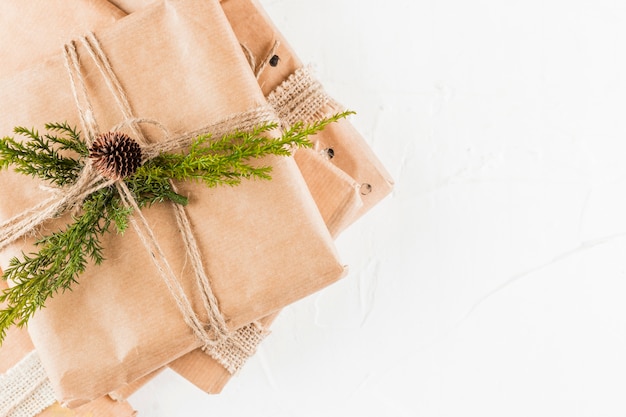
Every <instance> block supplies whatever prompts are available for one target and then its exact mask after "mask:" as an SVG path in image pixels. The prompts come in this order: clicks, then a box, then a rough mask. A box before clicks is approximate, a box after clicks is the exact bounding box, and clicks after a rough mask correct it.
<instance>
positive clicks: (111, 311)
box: [0, 0, 344, 406]
mask: <svg viewBox="0 0 626 417" xmlns="http://www.w3.org/2000/svg"><path fill="white" fill-rule="evenodd" d="M209 16H210V17H211V18H210V20H211V22H212V24H211V25H210V26H207V25H206V24H205V22H206V21H207V20H206V19H207V17H209ZM96 34H97V37H98V38H99V39H100V42H101V43H102V47H103V50H104V51H105V52H106V54H107V56H108V59H109V60H110V62H111V65H112V67H113V68H114V70H115V72H116V74H117V76H118V77H119V79H120V82H121V84H122V85H123V86H124V88H125V89H126V92H127V94H128V97H129V98H130V102H131V105H132V107H133V110H134V113H135V115H137V116H140V117H149V118H153V119H156V120H158V121H160V122H161V123H162V124H164V125H165V126H167V127H168V129H169V130H170V132H171V133H172V135H174V136H175V135H178V134H182V133H183V132H187V131H190V130H195V129H198V128H201V127H202V126H204V125H207V124H210V123H212V122H216V121H219V120H222V119H224V118H227V117H229V116H231V115H232V114H237V113H240V112H243V111H246V110H249V109H251V108H255V107H257V106H259V105H262V104H263V103H264V99H263V96H262V94H261V93H260V91H259V90H258V85H257V84H256V80H255V79H254V78H253V77H251V76H250V73H249V70H248V67H247V62H245V60H244V59H243V57H242V55H241V54H240V53H239V51H238V50H237V47H238V43H237V41H236V39H235V37H234V35H232V32H231V31H230V26H229V25H228V22H227V20H226V19H225V17H224V15H223V12H222V10H221V8H220V7H219V4H218V3H217V2H216V1H174V0H172V1H169V2H165V3H161V4H158V5H155V6H154V7H151V8H147V9H145V10H142V11H141V12H138V13H136V14H133V15H132V16H129V17H127V18H125V19H123V20H121V21H120V22H118V23H117V24H116V25H114V26H111V27H110V28H107V29H106V30H102V31H98V32H97V33H96ZM190 51H193V53H189V52H190ZM79 54H80V56H81V64H82V68H83V70H82V71H83V73H84V74H85V75H86V78H85V79H86V83H87V89H88V90H89V92H90V95H91V98H92V102H93V107H94V110H95V114H96V117H97V118H98V122H99V124H100V126H101V127H103V128H105V129H107V128H110V127H111V126H113V125H115V124H117V123H118V122H119V121H120V118H121V116H120V113H119V112H118V111H117V108H116V104H115V102H114V100H113V98H112V97H111V96H110V95H109V92H108V90H107V87H106V86H105V85H104V83H102V82H101V81H100V80H99V77H98V70H97V69H96V68H95V66H94V64H93V63H92V62H91V61H90V60H89V59H87V58H84V57H87V56H88V55H87V54H86V53H85V51H84V50H83V49H82V48H81V47H80V46H79ZM68 79H69V78H68V77H67V74H66V70H65V67H64V65H63V61H62V57H61V56H58V55H57V56H53V57H51V58H49V59H47V60H46V61H45V62H44V63H42V65H39V66H35V67H32V68H29V69H28V70H26V71H24V72H22V73H20V74H19V75H18V76H16V77H13V78H11V79H7V80H4V81H2V82H1V84H2V87H1V88H0V91H2V92H3V107H5V106H6V108H3V112H2V114H1V115H0V131H3V132H9V131H10V130H11V129H12V127H13V126H15V125H26V126H32V125H35V126H36V127H39V128H41V126H42V124H43V123H46V122H51V121H63V120H67V121H68V122H69V123H70V124H77V123H78V119H77V114H76V113H77V112H76V110H75V106H74V104H73V103H74V99H73V97H72V94H71V89H70V87H69V85H68V81H67V80H68ZM164 79H167V82H166V83H164V82H163V80H164ZM233 91H236V93H233ZM181 109H184V113H181V112H180V110H181ZM208 109H210V111H209V110H208ZM151 139H153V140H160V138H158V137H156V136H154V137H151ZM264 162H265V163H269V164H271V165H272V166H273V167H274V170H273V180H272V181H266V182H264V181H248V182H244V183H243V184H242V185H240V186H238V187H235V188H226V187H221V188H215V189H205V188H204V187H203V186H201V185H197V184H181V185H180V189H181V191H182V192H183V193H185V194H187V195H190V196H192V198H191V202H190V205H189V207H188V209H187V211H188V214H189V217H190V219H191V223H192V225H193V228H194V231H195V234H196V239H197V240H198V242H199V245H200V248H201V250H202V252H203V255H204V259H206V260H208V261H207V262H206V265H205V267H206V268H207V270H208V273H209V275H210V276H211V279H212V287H213V292H214V293H215V294H216V296H217V299H218V301H219V304H220V307H221V311H222V313H223V315H224V316H225V318H226V320H227V324H228V325H229V327H230V328H231V329H237V328H239V327H241V326H243V325H245V324H246V323H249V322H251V321H253V320H256V319H258V318H260V317H263V316H266V315H268V314H269V313H272V312H274V311H276V310H277V309H279V308H281V307H282V306H284V305H286V304H288V303H291V302H293V301H295V300H297V299H299V298H301V297H303V296H305V295H307V294H310V293H311V292H313V291H316V290H318V289H320V288H322V287H324V286H326V285H328V284H329V283H331V282H333V281H335V280H336V279H338V278H340V277H341V276H343V274H344V267H343V266H342V265H341V263H339V261H338V260H337V255H336V252H335V249H334V246H333V244H332V240H331V237H330V234H329V233H328V231H327V229H326V228H325V225H324V223H323V219H322V217H321V216H320V214H319V212H318V210H317V208H316V206H315V204H314V202H313V200H312V198H311V195H310V194H309V193H308V192H306V185H305V183H304V180H303V179H302V177H301V175H300V174H299V171H298V169H297V166H296V165H295V162H294V161H293V159H291V158H268V159H267V160H265V161H264ZM38 185H39V184H38V182H37V181H35V180H33V179H30V178H26V177H24V176H21V175H17V174H13V173H2V177H1V181H0V192H2V193H3V194H4V195H10V193H12V192H13V190H16V189H20V191H21V192H20V196H19V197H20V199H19V201H18V199H17V198H16V199H14V200H13V201H12V203H11V204H6V205H2V204H1V202H0V217H1V218H2V219H7V218H10V217H11V216H13V215H15V214H17V213H20V212H21V211H23V210H24V209H25V208H28V207H32V206H33V205H34V204H35V203H36V202H38V201H41V199H42V198H43V197H44V195H45V191H42V190H41V189H39V187H38ZM170 210H171V209H170V208H169V207H167V206H166V205H160V206H153V207H151V208H149V209H146V210H144V214H145V216H146V218H147V219H148V221H149V222H150V223H151V224H152V226H153V229H154V230H155V233H156V234H157V238H158V240H159V242H160V243H161V245H162V247H163V249H164V250H165V253H166V254H168V261H169V262H170V263H171V265H172V267H173V269H174V270H175V271H183V273H182V284H183V286H184V287H185V290H186V291H187V294H188V295H189V296H190V297H193V299H192V301H193V304H194V305H195V306H198V305H201V301H200V300H199V299H198V298H197V297H198V295H197V294H196V293H195V292H194V290H193V289H192V287H193V284H192V281H193V279H191V278H190V277H189V274H190V272H189V269H190V267H189V266H188V265H187V264H186V261H185V256H184V253H181V247H180V246H181V245H180V243H179V242H180V240H179V233H178V229H177V227H176V226H174V225H172V224H171V222H172V221H171V220H170V219H171V218H172V214H171V211H170ZM67 222H68V218H67V216H65V218H62V219H60V220H58V221H54V222H49V223H48V224H47V225H46V228H47V229H48V230H54V229H56V228H58V227H62V225H63V224H66V223H67ZM103 243H104V246H105V248H106V253H105V256H106V258H107V259H108V261H107V262H105V263H104V264H103V265H100V266H97V267H92V268H90V269H89V270H88V272H87V273H85V274H84V275H83V276H82V277H81V283H80V285H78V286H76V287H75V289H74V291H72V292H70V293H65V294H63V296H57V297H55V298H54V299H52V300H50V301H49V302H48V304H47V308H46V309H44V310H42V311H40V312H38V314H37V315H36V316H35V318H34V319H33V320H32V321H31V324H30V332H31V335H32V338H33V341H34V343H35V346H36V347H37V348H38V350H39V353H40V356H41V360H42V362H43V363H44V366H45V367H46V369H47V370H48V373H49V375H50V379H51V380H52V382H53V384H54V386H55V389H56V390H57V395H58V396H59V398H60V399H62V400H63V401H65V402H67V403H68V404H70V405H72V406H76V405H79V404H82V403H84V402H86V401H88V400H90V399H93V398H96V397H98V396H100V395H102V394H104V393H106V392H109V391H111V390H113V389H115V388H116V387H119V386H121V385H124V384H125V383H127V382H130V381H133V380H135V379H137V378H139V377H141V376H143V375H145V374H147V373H149V372H152V371H154V370H156V369H158V368H159V367H160V366H163V365H164V364H166V363H168V362H170V361H171V360H173V359H175V358H176V357H179V356H181V355H183V354H184V353H187V352H189V351H191V350H193V349H194V348H196V347H198V346H199V343H198V341H197V339H196V338H195V337H194V336H193V334H192V333H191V331H190V329H189V328H188V327H187V325H186V324H185V323H184V321H183V319H182V317H181V314H180V312H179V311H178V309H177V308H176V306H175V305H174V303H173V302H172V299H171V295H170V294H169V292H168V290H167V288H166V287H165V285H164V284H163V282H162V281H161V280H160V278H159V277H158V273H157V271H156V269H155V267H154V265H153V264H152V263H151V260H150V258H149V256H146V255H145V250H144V248H143V247H142V245H141V244H140V242H139V241H138V237H137V236H136V235H135V234H134V232H133V231H132V230H129V231H127V232H126V234H125V235H124V236H123V238H121V237H117V236H110V239H109V238H107V239H106V241H105V242H103ZM22 249H24V250H25V251H30V250H31V248H30V247H29V244H27V243H24V244H22V242H20V244H15V245H13V246H12V247H10V248H8V249H7V250H4V251H3V252H2V253H1V254H0V260H1V261H2V263H3V264H6V262H7V261H8V259H9V258H10V257H11V256H13V255H18V254H19V252H20V251H21V250H22ZM129 265H132V268H129ZM157 308H158V309H157ZM68 317H72V320H71V321H70V322H69V323H71V325H68ZM201 319H206V317H203V316H202V315H201ZM85 331H90V332H94V334H98V335H100V338H101V339H100V340H99V341H98V342H97V343H90V344H88V345H87V344H86V343H85V340H84V337H83V335H84V333H85ZM164 335H167V336H165V337H164ZM68 347H71V348H69V349H68ZM96 358H97V359H96ZM94 376H97V377H94Z"/></svg>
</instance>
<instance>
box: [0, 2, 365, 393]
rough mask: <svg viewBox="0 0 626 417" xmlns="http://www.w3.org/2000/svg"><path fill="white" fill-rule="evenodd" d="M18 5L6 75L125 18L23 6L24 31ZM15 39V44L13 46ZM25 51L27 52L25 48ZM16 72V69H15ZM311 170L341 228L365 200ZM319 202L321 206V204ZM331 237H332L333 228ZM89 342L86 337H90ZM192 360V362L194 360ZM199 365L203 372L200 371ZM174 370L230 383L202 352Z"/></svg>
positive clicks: (315, 167) (11, 16) (218, 384)
mask: <svg viewBox="0 0 626 417" xmlns="http://www.w3.org/2000/svg"><path fill="white" fill-rule="evenodd" d="M16 6H17V3H14V2H3V3H0V19H2V21H1V23H2V26H0V30H2V31H3V33H4V35H5V36H3V38H2V39H3V40H4V42H2V43H0V45H1V46H2V48H3V51H4V52H6V55H7V56H9V57H12V56H17V57H19V58H20V59H11V60H10V61H8V62H7V65H4V66H3V67H2V70H3V71H4V72H5V74H4V75H6V74H8V73H12V72H15V70H16V69H18V68H22V67H25V66H27V61H28V60H31V61H36V59H39V58H41V57H45V56H46V54H47V53H48V51H50V50H55V49H58V48H59V47H60V46H61V44H62V43H63V42H65V41H68V40H70V39H71V37H72V36H76V35H78V34H80V33H82V32H84V31H86V30H88V29H90V28H98V27H102V26H106V25H107V24H111V22H112V21H114V20H116V19H119V18H121V17H123V16H124V15H125V13H124V12H122V11H121V10H119V9H118V8H116V7H115V6H114V5H112V4H111V3H109V2H108V1H106V0H101V1H96V0H87V1H85V0H79V1H76V2H74V3H73V4H72V8H71V13H68V12H67V9H66V8H65V7H61V6H63V4H58V2H57V1H56V0H54V1H50V2H48V3H41V2H32V3H30V2H29V3H26V4H20V7H19V9H20V10H19V12H20V13H21V17H22V20H27V21H29V22H30V24H31V25H33V26H36V27H37V28H38V30H37V31H24V30H22V25H21V23H20V22H21V21H22V20H20V19H17V18H16V17H17V16H18V15H17V13H18V10H17V9H18V7H16ZM12 39H15V41H12ZM24 45H26V48H25V47H24ZM8 64H14V65H13V66H14V67H15V68H12V65H8ZM312 162H314V163H313V164H309V165H307V167H305V168H308V172H307V171H303V175H304V176H305V179H306V178H307V177H310V178H313V177H315V178H316V181H317V182H318V183H320V184H324V186H323V187H318V190H317V193H316V194H314V198H315V200H316V203H317V204H318V208H319V209H320V212H321V214H322V216H323V217H324V220H325V222H326V223H327V224H329V223H330V224H337V221H338V220H340V219H341V218H343V217H346V213H347V212H354V211H356V210H358V209H359V207H360V206H361V200H360V198H359V196H358V193H356V192H355V191H356V189H357V187H356V184H355V183H354V181H353V180H352V179H351V178H348V177H347V176H346V175H345V174H344V173H343V172H341V171H338V170H337V169H336V168H335V167H334V166H333V165H331V164H328V163H327V162H326V160H325V158H320V157H319V156H318V157H316V158H315V161H312ZM320 201H321V204H320ZM331 232H333V230H332V227H331ZM274 317H275V315H272V316H269V317H265V318H263V319H262V320H260V321H259V323H260V324H261V325H263V326H264V327H269V324H270V323H271V322H272V321H273V319H274ZM86 337H87V336H86ZM192 358H194V359H193V360H191V359H192ZM198 361H202V362H203V363H205V364H203V366H200V367H198V366H197V364H198ZM170 365H171V367H172V368H173V369H175V370H177V371H178V372H179V373H181V374H183V375H185V376H187V377H188V378H189V377H190V376H191V378H189V379H191V380H192V381H194V382H195V383H196V385H198V386H199V387H201V388H202V389H203V390H205V391H207V392H219V391H221V389H222V388H223V386H224V385H225V383H226V382H227V381H228V380H229V379H230V376H231V373H230V372H228V371H227V370H226V369H225V368H224V367H223V366H222V365H221V364H219V363H218V362H216V361H215V360H213V359H212V358H211V357H210V356H207V354H206V353H205V352H203V351H201V350H197V351H194V352H192V353H190V354H188V355H185V356H184V357H182V358H181V359H180V360H175V361H174V362H172V363H171V364H170ZM143 383H144V381H143V379H140V380H138V381H135V382H133V383H132V384H130V385H126V386H124V387H121V388H118V389H116V391H115V392H114V393H112V394H113V395H115V396H116V397H117V398H125V397H127V396H128V395H129V393H131V392H134V390H136V389H137V388H138V387H140V386H141V385H143Z"/></svg>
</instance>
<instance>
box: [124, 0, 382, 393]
mask: <svg viewBox="0 0 626 417" xmlns="http://www.w3.org/2000/svg"><path fill="white" fill-rule="evenodd" d="M134 1H136V0H134ZM132 2H133V0H126V1H125V2H124V4H123V5H122V7H124V6H125V7H127V8H129V7H132V6H133V5H132V4H131V3H132ZM140 2H141V0H139V2H138V3H140ZM221 5H222V8H223V9H224V12H225V14H226V16H227V17H228V19H229V22H230V24H231V26H232V27H233V30H234V32H235V35H236V36H237V39H238V40H239V42H240V43H241V44H242V45H245V46H244V48H245V49H246V51H247V53H248V54H249V55H251V56H253V57H254V56H256V57H262V58H265V59H270V58H271V57H272V56H273V55H274V54H275V55H276V56H278V57H279V61H278V64H277V65H276V66H272V65H262V63H261V62H258V60H257V59H252V60H251V61H253V62H251V64H252V65H251V66H252V67H256V70H257V71H256V72H257V74H255V75H256V76H257V78H258V82H259V85H260V86H261V88H262V90H263V92H264V94H266V95H267V96H269V102H270V103H271V104H273V105H274V106H275V108H276V109H277V112H278V113H279V115H280V117H281V120H283V121H284V123H285V124H286V125H288V124H290V122H291V123H293V122H294V121H296V120H300V119H304V120H309V121H313V120H315V119H317V118H319V117H320V116H323V115H325V114H329V113H332V112H333V111H336V110H337V109H338V108H339V106H338V105H337V104H336V102H335V101H334V100H333V99H332V98H330V97H328V96H327V95H326V94H325V93H324V92H323V91H322V88H321V86H320V85H319V84H318V83H317V82H316V81H315V80H314V79H313V78H312V76H311V75H310V74H309V73H308V71H307V70H306V68H304V67H303V64H302V62H301V61H300V60H299V58H298V57H297V56H296V54H295V52H294V51H293V49H292V48H291V47H290V46H289V44H288V43H287V41H286V39H285V38H284V37H283V36H282V35H281V34H280V32H279V30H278V29H277V28H276V26H275V25H274V24H273V23H272V21H271V19H270V18H269V16H267V14H266V13H265V11H264V10H263V8H262V7H261V5H260V4H259V3H258V1H255V0H222V1H221ZM134 6H135V7H134V9H136V7H137V3H135V4H134ZM275 45H277V47H275ZM268 51H269V52H270V53H268ZM255 62H256V63H255ZM261 67H262V70H261V71H258V69H259V68H261ZM253 71H255V69H253ZM310 88H313V89H312V90H308V91H307V89H310ZM312 91H314V92H316V94H318V95H320V96H322V97H323V98H324V101H321V102H320V101H317V103H318V104H317V105H318V107H317V108H315V107H314V106H311V105H308V106H307V104H308V103H309V102H316V100H314V97H313V94H312V93H311V92H312ZM286 98H289V100H286ZM307 107H308V109H309V110H308V112H306V111H302V109H303V108H304V109H306V108H307ZM292 109H300V110H299V111H295V110H292ZM313 141H314V143H315V149H313V150H309V149H301V150H299V151H298V152H297V153H296V161H297V163H298V167H299V168H300V171H301V172H302V175H303V177H304V178H305V180H306V182H307V185H308V186H309V189H310V191H311V194H312V195H313V197H314V199H315V202H316V203H317V205H318V208H319V209H320V212H322V213H323V214H326V215H325V216H324V220H325V221H326V225H327V227H328V228H329V230H330V232H331V234H332V235H333V236H337V235H338V234H339V233H340V232H341V231H342V230H344V229H345V228H346V227H348V226H349V225H350V224H352V223H353V222H354V221H356V220H357V219H358V218H359V217H361V216H362V215H363V214H364V213H365V212H367V211H368V210H369V209H371V208H372V207H373V206H374V205H376V204H377V203H378V202H380V200H382V199H383V198H384V197H385V196H387V195H388V194H389V193H390V192H391V189H392V187H393V180H392V179H391V176H390V175H389V173H388V172H387V171H386V169H385V168H384V167H383V165H382V163H381V162H380V161H379V160H378V158H377V157H376V155H375V154H374V153H373V151H372V150H371V149H370V147H369V145H367V143H366V142H365V140H364V139H363V137H362V136H361V135H360V134H359V133H358V132H357V131H356V129H355V128H354V127H353V126H352V125H351V124H350V122H349V121H347V120H343V121H341V122H339V123H337V124H336V125H333V126H329V127H328V128H327V129H325V130H324V131H322V132H320V133H318V134H317V135H315V137H314V138H313ZM329 149H332V152H333V153H332V158H330V157H328V150H329ZM333 182H335V183H343V184H352V185H351V186H352V187H353V189H355V190H356V193H357V196H356V197H357V198H354V197H355V196H354V195H351V194H350V193H345V194H343V196H346V198H345V199H342V197H341V196H342V194H340V193H337V192H336V190H337V189H341V186H339V185H337V186H335V187H331V186H329V184H332V183H333ZM354 201H358V204H355V203H354ZM268 325H269V323H268ZM170 367H171V368H172V369H174V370H175V371H177V372H178V373H179V374H181V375H182V376H184V377H186V378H187V379H188V380H190V381H191V382H193V383H194V384H195V385H196V386H198V387H199V388H201V389H203V390H204V391H206V392H209V393H219V392H220V391H221V390H222V389H223V387H224V386H225V384H226V383H227V382H228V380H229V374H228V373H226V372H224V371H223V370H220V366H219V364H216V363H215V361H214V360H212V358H210V357H207V356H206V355H202V354H201V353H200V352H198V351H196V352H193V353H191V354H187V355H185V356H183V357H181V358H180V359H177V360H176V361H174V362H172V363H171V364H170Z"/></svg>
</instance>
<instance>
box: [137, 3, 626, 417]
mask: <svg viewBox="0 0 626 417" xmlns="http://www.w3.org/2000/svg"><path fill="white" fill-rule="evenodd" d="M262 3H263V4H264V5H265V6H266V7H267V9H268V11H269V13H270V14H271V15H272V16H273V18H274V19H275V21H276V22H277V24H278V25H279V27H280V28H281V29H282V31H283V33H284V34H285V35H286V36H287V38H288V39H289V40H290V42H291V43H292V45H293V46H294V47H295V49H296V51H297V52H298V53H299V55H300V56H301V58H303V60H304V61H307V62H312V63H314V64H315V65H316V67H317V74H318V76H319V77H320V78H321V79H322V80H323V82H324V84H325V86H326V88H327V90H328V91H329V92H331V94H332V95H334V96H335V97H336V98H337V99H339V100H340V101H341V102H342V103H344V104H346V105H348V106H350V107H351V108H353V109H355V110H357V111H358V113H359V114H358V115H357V116H356V117H355V118H353V123H354V124H355V125H356V126H357V127H358V128H359V129H360V131H361V132H362V133H363V134H364V135H365V136H366V138H367V139H368V140H369V142H370V144H371V146H372V147H373V149H374V150H375V152H376V153H377V154H378V156H379V157H380V159H381V160H382V161H383V162H384V163H385V165H386V166H387V167H388V169H389V170H390V172H391V173H392V175H393V177H394V178H395V180H396V182H397V184H396V188H395V191H394V193H393V195H392V196H390V197H388V198H387V199H386V200H385V201H384V202H382V203H381V204H380V205H379V206H377V207H376V208H375V209H374V210H373V211H372V212H370V213H369V214H368V215H367V216H365V217H364V218H363V219H361V220H360V221H359V222H358V223H357V224H355V225H354V226H353V227H352V228H350V229H349V230H348V231H346V232H345V234H344V235H343V236H342V237H341V238H340V240H339V241H338V245H339V248H340V251H341V253H342V255H343V259H344V261H345V263H347V264H349V265H350V267H351V273H350V275H349V276H348V277H347V278H346V279H345V280H343V281H342V282H340V283H338V284H336V285H334V286H332V287H330V288H328V289H327V290H325V291H323V292H321V293H320V294H317V295H313V296H311V297H309V298H307V299H305V300H303V301H301V302H299V303H297V304H296V305H293V306H291V307H289V308H288V309H287V310H285V312H284V313H283V314H282V315H281V316H280V317H279V319H278V320H277V322H276V324H275V326H274V332H273V334H272V335H271V336H270V337H269V338H268V339H267V340H266V342H265V343H264V344H263V346H262V347H261V348H260V351H259V353H258V355H257V356H256V357H255V358H253V359H252V360H251V361H250V362H249V363H248V365H247V366H246V367H245V369H244V370H243V371H242V372H241V373H240V374H239V375H238V376H237V377H236V378H235V379H234V380H233V381H232V382H231V383H230V385H228V386H227V387H226V389H225V391H224V392H223V393H222V394H221V395H219V396H214V397H209V396H207V395H205V394H203V393H201V392H199V391H198V390H197V389H196V388H194V387H193V386H191V385H189V384H188V383H187V382H186V381H184V380H183V379H182V378H180V377H178V376H177V375H175V374H174V373H172V372H166V373H164V374H162V375H161V376H159V377H158V378H157V379H156V380H155V381H153V382H152V383H150V384H149V385H148V386H147V387H146V388H145V389H144V390H143V391H141V392H140V393H139V394H136V395H135V396H134V397H132V403H133V405H134V406H135V407H136V408H138V409H139V411H140V416H145V417H178V416H185V417H194V416H218V417H222V416H236V417H239V416H251V417H270V416H271V417H353V416H355V417H359V416H366V417H369V416H399V417H404V416H420V417H422V416H424V417H431V416H432V417H435V416H445V417H448V416H449V417H452V416H454V417H457V416H458V417H468V416H470V417H473V416H477V417H478V416H480V417H490V416H494V417H503V416H506V417H516V416H523V417H527V416H532V417H538V416H546V417H561V416H562V417H580V416H585V417H586V416H589V417H606V416H620V417H623V416H625V415H626V303H625V302H624V300H625V299H626V276H625V271H626V256H625V255H626V163H624V161H626V121H625V120H626V117H625V116H626V59H625V56H626V3H625V2H623V1H619V0H611V1H608V0H586V1H583V0H568V1H566V0H525V1H513V0H476V1H467V0H439V1H436V0H430V1H426V0H387V1H384V2H383V1H373V0H367V1H365V0H333V1H331V0H318V1H304V0H264V1H262Z"/></svg>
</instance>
